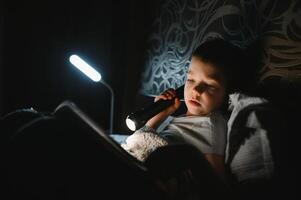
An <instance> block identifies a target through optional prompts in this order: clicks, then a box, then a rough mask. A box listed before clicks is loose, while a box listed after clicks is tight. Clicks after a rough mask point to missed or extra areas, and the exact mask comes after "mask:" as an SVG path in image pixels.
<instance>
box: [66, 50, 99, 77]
mask: <svg viewBox="0 0 301 200" xmlns="http://www.w3.org/2000/svg"><path fill="white" fill-rule="evenodd" d="M69 61H70V62H71V63H72V64H73V65H74V66H75V67H76V68H77V69H79V70H80V71H81V72H83V73H84V74H85V75H86V76H88V77H89V78H90V79H92V80H93V81H94V82H99V81H100V80H101V75H100V73H99V72H98V71H96V70H95V69H94V68H93V67H91V66H90V65H89V64H88V63H87V62H85V61H84V60H83V59H81V58H80V57H79V56H78V55H75V54H74V55H71V56H70V57H69Z"/></svg>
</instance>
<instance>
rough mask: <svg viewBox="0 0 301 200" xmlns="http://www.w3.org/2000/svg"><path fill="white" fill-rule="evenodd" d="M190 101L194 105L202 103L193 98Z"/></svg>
mask: <svg viewBox="0 0 301 200" xmlns="http://www.w3.org/2000/svg"><path fill="white" fill-rule="evenodd" d="M189 103H190V104H191V105H193V106H200V105H201V104H200V103H199V102H198V101H196V100H193V99H191V100H189Z"/></svg>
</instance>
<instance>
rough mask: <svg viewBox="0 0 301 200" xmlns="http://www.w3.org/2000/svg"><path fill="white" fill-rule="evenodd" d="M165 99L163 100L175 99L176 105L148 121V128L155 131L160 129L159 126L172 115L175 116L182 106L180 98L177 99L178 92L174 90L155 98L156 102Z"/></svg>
mask: <svg viewBox="0 0 301 200" xmlns="http://www.w3.org/2000/svg"><path fill="white" fill-rule="evenodd" d="M160 99H163V100H172V99H174V104H173V105H171V106H169V107H168V108H166V109H165V110H163V111H162V112H160V113H159V114H157V115H155V116H154V117H153V118H151V119H150V120H148V122H147V123H146V125H147V126H150V127H152V128H153V129H156V128H158V126H159V125H160V124H161V123H162V122H163V121H164V120H165V119H166V118H167V117H168V116H169V115H171V114H173V113H174V112H175V111H176V110H177V109H178V108H179V107H180V105H181V101H180V99H179V98H178V97H176V91H175V90H174V89H168V90H166V91H165V92H163V93H162V94H160V95H159V96H157V97H156V98H155V102H156V101H158V100H160Z"/></svg>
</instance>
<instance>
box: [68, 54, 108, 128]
mask: <svg viewBox="0 0 301 200" xmlns="http://www.w3.org/2000/svg"><path fill="white" fill-rule="evenodd" d="M69 61H70V62H71V63H72V64H73V65H74V66H75V67H76V68H77V69H79V70H80V71H81V72H83V73H84V74H85V75H86V76H88V77H89V78H90V79H92V80H93V81H94V82H100V83H102V84H103V85H104V86H106V87H107V88H108V89H109V91H110V93H111V111H110V134H113V115H114V92H113V89H112V88H111V86H110V85H108V84H107V83H106V82H105V81H104V80H102V79H101V75H100V73H99V72H98V71H96V70H95V69H94V68H93V67H91V66H90V65H89V64H88V63H86V62H85V61H84V60H83V59H81V58H80V57H79V56H78V55H71V56H70V57H69Z"/></svg>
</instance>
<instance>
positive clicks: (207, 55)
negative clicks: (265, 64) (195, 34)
mask: <svg viewBox="0 0 301 200" xmlns="http://www.w3.org/2000/svg"><path fill="white" fill-rule="evenodd" d="M192 56H194V57H197V58H199V59H200V60H202V61H203V62H205V63H209V64H211V65H213V66H215V67H217V68H218V69H220V70H221V71H222V73H223V74H224V76H225V78H226V81H227V88H226V92H227V93H233V92H242V91H245V90H247V88H248V86H247V84H248V81H250V79H249V78H250V77H248V78H247V77H246V76H247V75H248V74H246V73H247V71H249V68H250V67H249V66H248V61H247V60H246V55H245V52H244V50H243V49H241V48H240V47H238V46H235V45H233V44H231V43H229V42H227V41H225V40H223V39H221V38H215V39H211V40H207V41H206V42H204V43H202V44H201V45H200V46H198V47H197V48H196V49H195V51H194V52H193V54H192ZM249 75H250V74H249ZM246 78H247V79H246Z"/></svg>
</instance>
